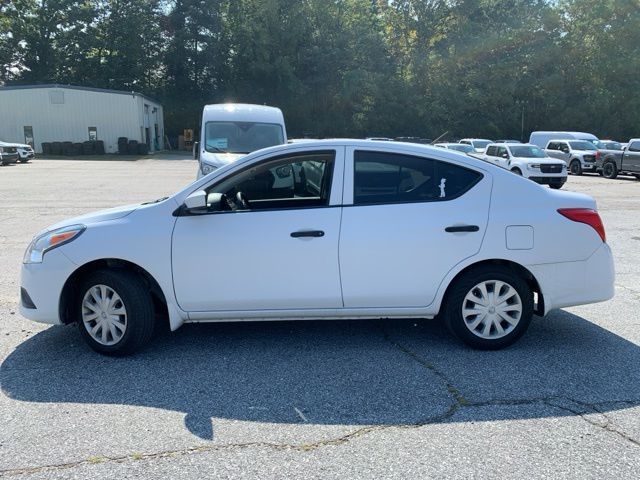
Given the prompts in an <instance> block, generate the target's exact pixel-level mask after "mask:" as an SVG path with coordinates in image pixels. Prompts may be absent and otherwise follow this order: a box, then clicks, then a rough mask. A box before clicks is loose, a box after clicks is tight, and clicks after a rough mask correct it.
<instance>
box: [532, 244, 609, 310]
mask: <svg viewBox="0 0 640 480" xmlns="http://www.w3.org/2000/svg"><path fill="white" fill-rule="evenodd" d="M527 268H528V269H529V270H530V271H531V273H533V275H534V276H535V277H536V279H537V280H538V283H539V284H540V289H541V290H542V295H543V296H544V304H545V312H544V313H545V314H546V313H547V312H549V310H553V309H554V308H562V307H572V306H576V305H584V304H587V303H598V302H604V301H606V300H610V299H611V298H613V295H614V293H615V269H614V264H613V255H612V254H611V248H609V245H607V244H606V243H603V244H602V245H601V246H600V247H599V248H598V249H597V250H596V251H595V252H594V253H593V254H592V255H591V256H590V257H589V258H588V259H587V260H584V261H582V262H563V263H550V264H544V265H528V266H527Z"/></svg>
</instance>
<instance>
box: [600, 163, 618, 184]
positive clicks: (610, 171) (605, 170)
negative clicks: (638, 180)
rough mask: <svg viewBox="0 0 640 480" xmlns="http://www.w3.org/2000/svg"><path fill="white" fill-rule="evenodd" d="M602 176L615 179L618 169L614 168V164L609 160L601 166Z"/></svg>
mask: <svg viewBox="0 0 640 480" xmlns="http://www.w3.org/2000/svg"><path fill="white" fill-rule="evenodd" d="M602 176H603V177H604V178H609V179H611V180H613V179H614V178H616V177H617V176H618V167H617V166H616V163H615V162H612V161H611V160H607V161H606V162H604V165H602Z"/></svg>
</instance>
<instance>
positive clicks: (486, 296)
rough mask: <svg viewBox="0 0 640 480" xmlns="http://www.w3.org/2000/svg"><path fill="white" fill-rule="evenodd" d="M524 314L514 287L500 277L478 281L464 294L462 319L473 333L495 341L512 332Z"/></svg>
mask: <svg viewBox="0 0 640 480" xmlns="http://www.w3.org/2000/svg"><path fill="white" fill-rule="evenodd" d="M521 317H522V300H521V299H520V295H518V292H517V291H516V289H515V288H513V287H512V286H511V285H509V284H508V283H506V282H502V281H500V280H486V281H484V282H481V283H479V284H477V285H476V286H475V287H473V288H472V289H471V290H469V293H467V295H466V296H465V297H464V301H463V302H462V318H463V319H464V324H465V325H466V327H467V328H468V329H469V331H470V332H471V333H473V334H474V335H476V336H478V337H480V338H484V339H487V340H495V339H497V338H502V337H504V336H505V335H508V334H510V333H511V332H512V331H513V330H514V329H515V328H516V326H517V325H518V323H519V322H520V318H521Z"/></svg>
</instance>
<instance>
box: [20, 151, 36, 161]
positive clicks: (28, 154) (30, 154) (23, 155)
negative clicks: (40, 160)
mask: <svg viewBox="0 0 640 480" xmlns="http://www.w3.org/2000/svg"><path fill="white" fill-rule="evenodd" d="M18 155H19V156H20V160H31V159H32V158H35V156H36V154H35V152H34V151H33V150H31V151H29V150H18Z"/></svg>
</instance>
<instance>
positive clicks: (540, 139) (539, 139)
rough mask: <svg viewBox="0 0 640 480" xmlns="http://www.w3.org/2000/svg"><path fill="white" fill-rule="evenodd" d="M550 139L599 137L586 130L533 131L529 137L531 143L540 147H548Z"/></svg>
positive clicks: (594, 138) (591, 140)
mask: <svg viewBox="0 0 640 480" xmlns="http://www.w3.org/2000/svg"><path fill="white" fill-rule="evenodd" d="M550 140H586V141H587V142H593V141H594V140H596V141H597V140H598V137H596V136H595V135H593V134H591V133H586V132H532V133H531V136H530V137H529V143H531V144H533V145H536V146H538V147H540V148H543V149H544V148H547V144H548V143H549V141H550Z"/></svg>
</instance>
